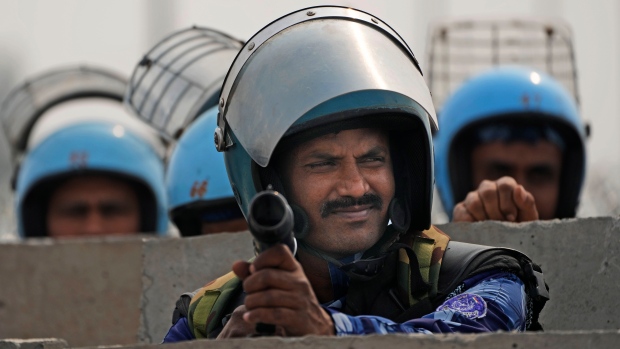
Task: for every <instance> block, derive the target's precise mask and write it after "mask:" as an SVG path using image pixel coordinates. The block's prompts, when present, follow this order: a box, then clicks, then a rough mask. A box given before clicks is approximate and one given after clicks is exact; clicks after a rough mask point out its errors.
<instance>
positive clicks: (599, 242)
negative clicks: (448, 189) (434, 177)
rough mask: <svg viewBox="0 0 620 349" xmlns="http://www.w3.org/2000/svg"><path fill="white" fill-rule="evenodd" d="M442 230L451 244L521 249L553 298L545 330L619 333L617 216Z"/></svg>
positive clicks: (546, 313)
mask: <svg viewBox="0 0 620 349" xmlns="http://www.w3.org/2000/svg"><path fill="white" fill-rule="evenodd" d="M440 229H442V230H443V231H445V232H446V233H448V235H450V236H451V237H452V239H453V240H458V241H464V242H471V243H479V244H486V245H493V246H504V247H511V248H515V249H518V250H520V251H522V252H524V253H526V254H527V255H528V256H530V258H532V260H534V261H535V262H536V263H538V264H539V265H541V267H542V269H543V273H544V275H545V279H546V280H547V283H548V284H549V286H550V297H551V300H550V301H549V302H548V303H547V305H546V306H545V309H544V310H543V312H542V314H541V317H540V319H541V322H542V324H543V327H544V328H545V329H546V330H594V329H616V330H617V329H620V312H619V311H618V309H620V221H619V220H618V219H617V218H609V217H607V218H586V219H571V220H563V221H559V220H556V221H540V222H533V223H526V224H507V223H499V222H485V223H474V224H464V223H460V224H447V225H442V226H440ZM619 347H620V344H619Z"/></svg>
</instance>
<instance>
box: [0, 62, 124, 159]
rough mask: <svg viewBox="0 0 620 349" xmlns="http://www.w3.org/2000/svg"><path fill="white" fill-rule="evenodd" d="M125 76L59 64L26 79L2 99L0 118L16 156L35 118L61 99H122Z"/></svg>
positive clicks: (13, 153) (14, 157)
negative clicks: (43, 72)
mask: <svg viewBox="0 0 620 349" xmlns="http://www.w3.org/2000/svg"><path fill="white" fill-rule="evenodd" d="M126 83H127V82H126V80H125V78H123V77H121V76H119V75H117V74H115V73H113V72H110V71H107V70H105V69H101V68H96V67H89V66H78V67H69V68H62V69H58V70H54V71H51V72H49V73H45V74H42V75H40V76H36V77H34V78H32V79H29V80H28V81H26V82H25V83H24V84H22V85H20V86H18V87H17V88H15V89H14V90H13V91H12V92H11V93H10V94H9V95H8V96H7V97H6V98H5V100H4V101H3V103H2V107H1V108H0V122H2V128H3V130H4V133H5V135H6V137H7V139H8V141H9V144H10V145H11V148H12V149H11V150H12V156H13V159H14V160H15V159H16V158H17V157H18V156H19V155H20V154H21V153H23V152H24V151H25V149H26V146H27V144H28V137H29V135H30V132H31V131H32V129H33V127H34V125H35V123H36V122H37V120H38V118H39V117H40V116H42V115H43V114H44V113H45V112H46V111H47V110H49V109H50V108H52V107H54V106H55V105H58V104H60V103H62V102H65V101H68V100H71V99H77V98H90V97H100V98H106V99H111V100H115V101H119V102H120V101H122V100H123V94H124V92H125V88H126Z"/></svg>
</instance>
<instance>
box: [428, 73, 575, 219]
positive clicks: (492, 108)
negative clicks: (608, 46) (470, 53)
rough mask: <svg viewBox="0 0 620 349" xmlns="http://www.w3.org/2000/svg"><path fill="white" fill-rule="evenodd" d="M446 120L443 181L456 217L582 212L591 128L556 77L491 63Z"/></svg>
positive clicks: (451, 105) (440, 146)
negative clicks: (588, 131) (491, 66)
mask: <svg viewBox="0 0 620 349" xmlns="http://www.w3.org/2000/svg"><path fill="white" fill-rule="evenodd" d="M439 120H440V121H439V124H440V129H441V131H439V132H438V133H437V135H436V136H435V142H434V143H435V151H436V153H437V157H436V159H437V161H436V164H437V187H438V190H439V193H440V196H441V199H442V202H443V205H444V209H445V210H446V213H448V214H449V215H452V219H453V221H481V220H487V219H492V220H505V221H511V222H523V221H531V220H537V219H553V218H568V217H574V216H575V213H576V210H577V206H578V203H579V194H580V192H581V187H582V185H583V180H584V175H585V137H586V128H585V127H584V124H583V122H582V121H581V119H580V117H579V113H578V110H577V107H576V105H575V102H574V100H573V98H572V97H571V96H570V94H569V93H568V92H567V91H566V90H565V89H564V88H563V87H562V86H561V85H560V84H559V83H558V82H556V81H555V80H554V79H553V78H551V77H550V76H548V75H546V74H543V73H539V72H536V71H534V70H532V69H528V68H525V67H502V68H494V69H491V70H489V71H486V72H484V73H482V74H480V75H478V76H475V77H473V78H471V79H470V80H468V81H466V82H465V83H464V84H463V85H462V86H461V87H460V88H459V89H457V91H456V92H455V93H454V94H453V95H452V96H451V97H450V98H449V99H448V100H447V101H446V103H445V105H444V108H443V110H442V112H441V115H440V118H439Z"/></svg>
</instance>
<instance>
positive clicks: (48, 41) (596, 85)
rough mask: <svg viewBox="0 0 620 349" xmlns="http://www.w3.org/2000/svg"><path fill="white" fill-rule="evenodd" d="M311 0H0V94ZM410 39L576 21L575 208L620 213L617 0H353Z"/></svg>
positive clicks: (118, 65) (1, 189)
mask: <svg viewBox="0 0 620 349" xmlns="http://www.w3.org/2000/svg"><path fill="white" fill-rule="evenodd" d="M325 3H326V1H308V0H295V1H291V0H227V1H214V0H195V1H192V0H132V1H127V0H53V1H43V0H39V1H37V0H0V81H2V83H1V84H0V100H3V99H4V97H5V96H6V94H7V93H8V92H9V91H10V90H11V89H12V88H13V87H14V86H16V85H17V84H19V83H22V82H23V81H24V80H25V79H27V78H28V77H30V76H33V75H37V74H39V73H42V72H44V71H46V70H48V69H54V68H58V67H62V66H71V65H76V64H92V65H98V66H103V67H106V68H108V69H112V70H115V71H116V72H118V73H120V74H122V75H125V76H127V77H129V76H130V74H131V73H132V71H133V69H134V68H135V66H136V64H137V62H138V61H140V59H141V57H142V56H143V55H144V54H145V53H146V52H147V51H148V50H149V49H150V48H151V47H153V46H154V45H155V44H156V43H157V42H158V41H159V40H160V39H162V38H163V37H164V36H166V35H168V34H170V33H172V32H173V31H175V30H179V29H183V28H187V27H189V26H191V25H193V24H195V25H200V26H206V27H211V28H214V29H218V30H221V31H223V32H225V33H228V34H230V35H232V36H235V37H237V38H239V39H242V40H246V39H248V38H249V37H250V36H251V35H252V34H254V33H255V32H256V31H258V30H259V29H260V28H262V27H263V26H264V25H266V24H267V23H269V22H271V21H272V20H274V19H276V18H278V17H280V16H282V15H284V14H287V13H289V12H291V11H294V10H297V9H300V8H303V7H308V6H313V5H321V4H325ZM329 3H331V4H335V5H342V6H351V7H356V8H359V9H361V10H364V11H367V12H370V13H372V14H373V15H376V16H377V17H379V18H381V19H382V20H384V21H385V22H387V23H388V24H389V25H391V26H392V27H393V28H394V29H395V30H396V31H397V32H398V33H399V34H400V35H401V36H402V37H403V38H404V39H405V41H406V42H407V43H408V44H409V46H410V47H411V49H412V50H413V52H414V53H415V54H416V56H417V57H418V60H419V61H420V63H421V65H422V69H423V70H425V67H426V65H427V55H426V44H427V38H428V27H429V24H431V23H433V22H434V21H437V20H443V19H445V18H446V17H455V16H483V17H484V16H498V15H499V16H505V15H519V16H544V17H556V18H560V19H563V20H564V21H566V22H567V23H568V24H569V25H570V26H571V27H572V30H573V38H574V48H575V57H576V63H577V64H576V67H577V76H578V79H579V82H578V85H579V91H578V92H579V95H580V98H581V112H582V117H584V119H585V120H587V121H588V122H589V124H590V126H591V130H592V132H591V136H590V139H589V142H588V173H587V185H586V188H585V193H584V195H582V205H581V208H580V212H579V216H602V215H617V214H619V213H620V199H619V198H618V197H619V196H620V195H619V194H620V176H619V174H620V137H618V136H617V134H618V133H619V132H620V117H619V116H620V102H619V99H618V94H619V92H620V45H619V44H620V21H618V17H619V16H620V1H616V0H596V1H587V2H586V1H583V0H382V1H376V0H375V1H373V0H357V1H352V0H351V1H335V0H332V1H330V2H329ZM12 167H13V166H12V164H11V161H10V160H9V150H8V145H7V143H6V140H5V139H4V135H3V134H2V135H0V239H8V238H10V235H11V234H12V232H13V231H14V230H15V228H14V219H13V217H12V198H11V190H10V184H9V183H10V178H11V174H12V172H13V168H12Z"/></svg>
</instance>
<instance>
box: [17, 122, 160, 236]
mask: <svg viewBox="0 0 620 349" xmlns="http://www.w3.org/2000/svg"><path fill="white" fill-rule="evenodd" d="M91 173H94V174H99V173H103V174H106V175H111V176H115V177H118V178H121V179H124V180H127V181H128V182H129V183H130V184H132V185H133V187H134V188H135V189H136V194H137V196H138V198H139V200H140V216H141V231H143V232H156V233H157V234H159V235H164V234H165V233H166V232H167V228H168V218H167V215H166V204H165V190H164V170H163V164H162V161H161V159H160V158H159V156H158V155H157V154H156V153H155V151H154V150H153V148H152V147H151V146H150V145H148V144H147V143H146V142H145V141H144V140H143V139H142V138H139V137H137V136H135V135H134V134H133V133H131V132H130V131H129V130H127V129H126V128H125V127H124V126H121V125H120V124H113V123H106V122H81V123H76V124H73V125H70V126H67V127H64V128H62V129H60V130H58V131H56V132H54V133H52V134H50V135H48V136H47V137H46V138H44V139H43V140H41V141H40V143H38V144H37V145H35V146H34V147H33V148H32V149H31V150H30V151H29V152H28V153H26V155H25V157H24V159H23V161H22V162H21V165H20V168H19V170H18V173H17V176H16V183H15V184H16V189H15V210H16V212H17V217H18V218H17V220H18V232H19V234H20V236H22V237H33V236H46V235H47V229H46V226H45V221H46V220H45V214H46V211H47V204H48V201H49V198H50V195H51V192H52V189H53V188H54V187H55V186H56V185H58V183H59V182H58V181H61V180H63V179H66V178H68V177H70V176H74V175H80V174H91Z"/></svg>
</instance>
